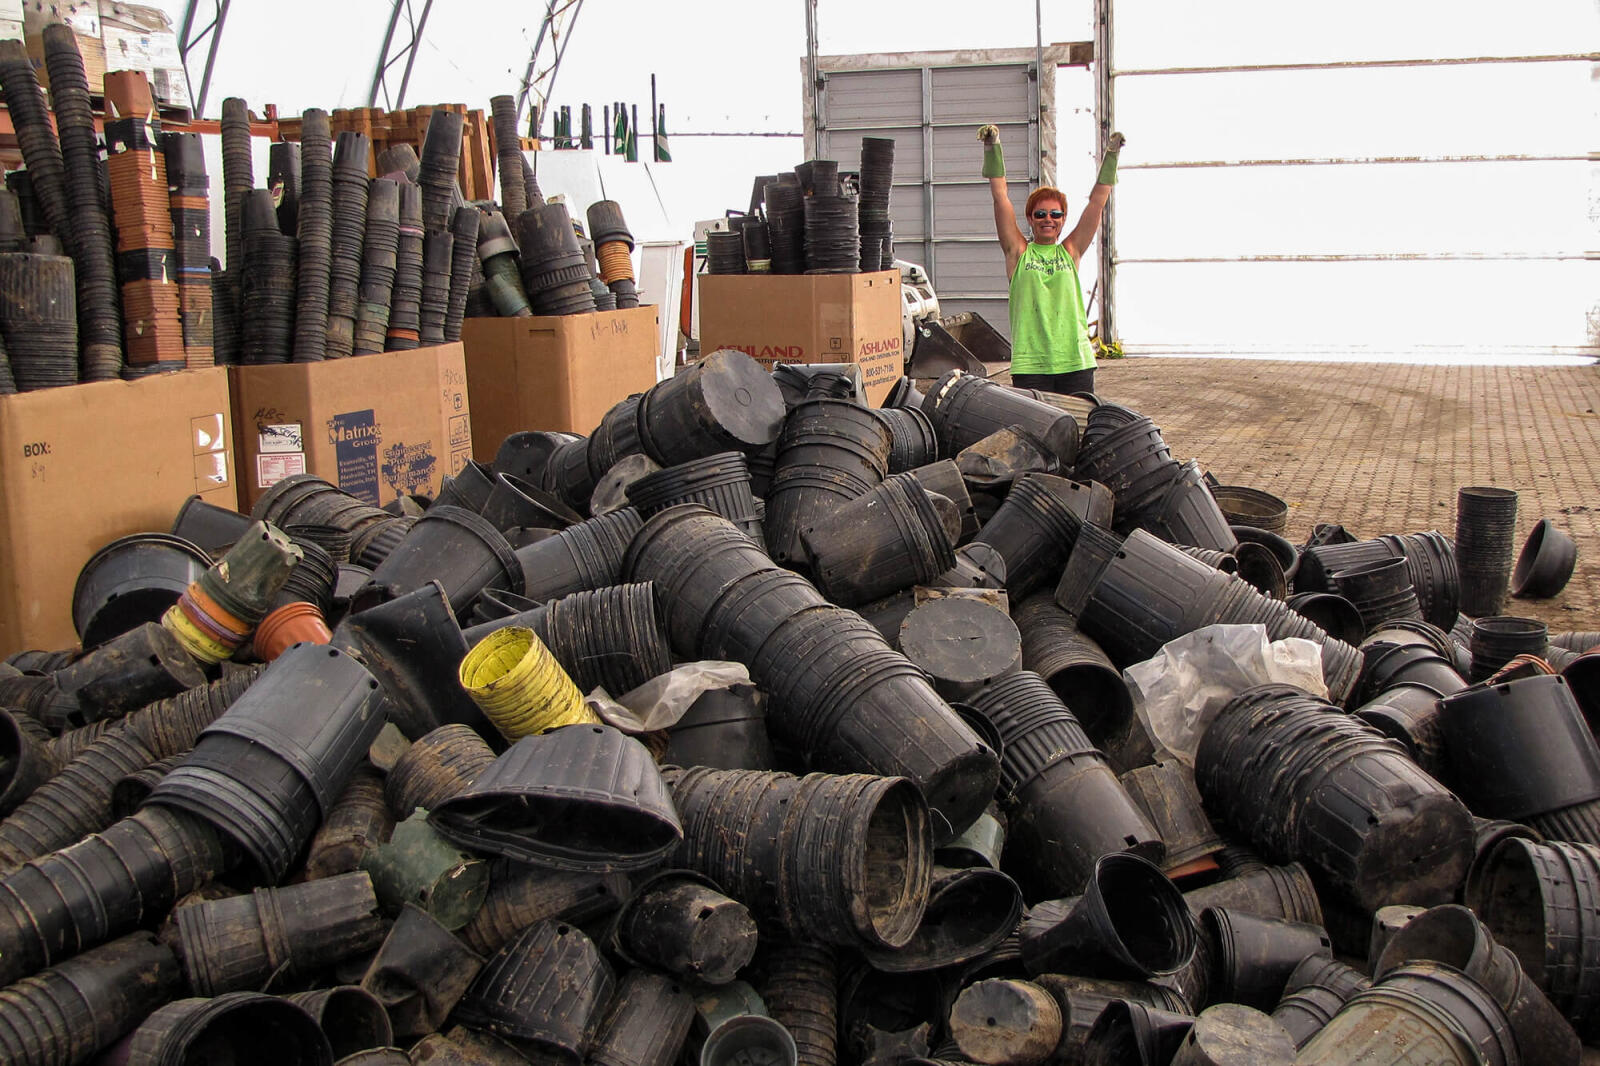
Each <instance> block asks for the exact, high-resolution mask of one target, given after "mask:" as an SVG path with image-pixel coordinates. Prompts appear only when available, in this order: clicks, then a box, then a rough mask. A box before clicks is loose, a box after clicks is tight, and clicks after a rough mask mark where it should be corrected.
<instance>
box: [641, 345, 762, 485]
mask: <svg viewBox="0 0 1600 1066" xmlns="http://www.w3.org/2000/svg"><path fill="white" fill-rule="evenodd" d="M787 411H788V409H787V407H786V406H785V405H784V402H783V393H782V391H781V390H780V389H779V388H778V385H777V383H776V382H775V381H773V380H772V375H771V374H769V373H768V372H767V371H766V370H765V369H763V368H762V366H761V364H760V363H758V362H756V361H755V360H754V359H752V358H751V357H750V356H748V355H745V354H744V353H743V352H739V351H734V350H732V349H722V350H720V351H715V352H712V353H711V354H710V355H707V356H706V357H705V358H704V359H702V360H700V362H698V363H696V364H695V365H694V366H693V367H691V368H689V369H688V370H686V371H685V372H684V373H682V374H676V375H674V376H673V377H670V378H668V379H667V380H666V381H663V382H661V383H660V384H659V385H656V386H655V387H654V388H652V389H650V390H649V391H648V392H647V393H645V395H644V399H643V400H641V401H640V404H639V426H640V440H641V442H642V443H643V445H644V451H645V454H647V455H649V456H650V458H652V459H654V460H655V461H656V462H658V463H660V464H661V465H662V466H663V467H668V466H675V465H677V464H678V463H686V462H689V461H691V460H694V459H699V458H702V457H704V456H708V455H715V454H717V453H718V452H725V451H729V450H735V451H754V450H756V449H759V448H761V447H762V446H763V445H767V444H770V443H772V442H773V441H775V440H777V439H778V434H779V432H780V431H781V430H782V429H783V425H784V416H785V415H786V414H787Z"/></svg>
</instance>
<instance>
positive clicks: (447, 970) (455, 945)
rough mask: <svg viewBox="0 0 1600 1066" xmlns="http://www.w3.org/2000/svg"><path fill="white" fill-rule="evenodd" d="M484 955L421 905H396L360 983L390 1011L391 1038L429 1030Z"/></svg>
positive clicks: (448, 1009) (469, 979) (459, 995)
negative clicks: (398, 908)
mask: <svg viewBox="0 0 1600 1066" xmlns="http://www.w3.org/2000/svg"><path fill="white" fill-rule="evenodd" d="M482 969H483V958H482V957H481V956H480V955H478V953H477V952H475V951H473V950H472V949H471V948H469V947H468V946H467V945H466V944H463V943H462V942H461V941H460V940H459V939H458V938H457V937H456V936H454V935H453V934H452V933H451V932H450V931H449V930H448V929H446V928H445V927H444V926H442V925H440V924H439V923H438V922H436V921H434V920H433V919H432V918H431V917H429V916H428V914H427V912H426V911H424V910H422V909H421V908H420V907H414V906H411V905H409V904H408V905H407V906H405V907H404V908H402V909H401V911H400V917H399V918H398V919H396V920H395V923H394V926H393V928H391V929H390V930H389V935H388V937H387V938H385V940H384V941H383V944H382V946H381V947H379V948H378V953H377V954H376V955H375V956H373V959H372V962H371V964H370V965H369V966H368V967H367V971H366V974H365V975H364V976H363V977H362V979H361V987H362V988H364V989H365V990H366V991H368V992H370V993H371V994H372V995H373V996H375V997H376V998H377V1000H378V1002H380V1003H382V1004H383V1007H384V1010H385V1011H387V1012H388V1014H389V1020H390V1024H391V1025H392V1026H393V1028H394V1036H395V1039H396V1040H400V1041H404V1042H407V1043H409V1042H410V1041H412V1040H415V1039H416V1038H418V1037H421V1036H425V1035H427V1034H428V1033H431V1032H434V1031H435V1030H437V1029H438V1028H439V1027H440V1026H441V1025H443V1024H444V1021H445V1019H446V1018H447V1017H449V1015H450V1012H451V1011H452V1010H454V1009H455V1006H456V1004H457V1003H459V1002H460V1001H461V998H462V997H463V996H465V995H466V993H467V989H468V988H470V987H471V986H472V983H473V981H474V980H475V979H476V978H477V976H478V972H479V971H480V970H482Z"/></svg>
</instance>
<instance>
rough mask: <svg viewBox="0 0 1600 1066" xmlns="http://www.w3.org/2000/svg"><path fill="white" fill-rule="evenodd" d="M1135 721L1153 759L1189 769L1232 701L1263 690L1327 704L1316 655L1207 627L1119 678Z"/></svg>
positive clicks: (1310, 646)
mask: <svg viewBox="0 0 1600 1066" xmlns="http://www.w3.org/2000/svg"><path fill="white" fill-rule="evenodd" d="M1122 676H1123V680H1124V681H1126V682H1127V683H1128V688H1129V689H1130V690H1131V691H1132V692H1133V703H1134V713H1136V714H1137V715H1138V716H1139V719H1140V721H1141V722H1142V723H1143V724H1144V727H1145V729H1147V730H1148V731H1149V733H1150V736H1151V737H1152V738H1153V739H1154V740H1155V742H1156V746H1157V749H1158V751H1164V752H1167V753H1169V754H1171V755H1172V756H1174V757H1176V758H1177V759H1179V760H1180V761H1182V762H1184V763H1186V764H1188V765H1189V766H1193V765H1194V753H1195V750H1196V749H1197V748H1198V747H1199V746H1200V737H1201V736H1202V735H1203V734H1204V733H1205V731H1206V727H1207V726H1209V725H1210V724H1211V721H1212V719H1214V718H1215V717H1216V716H1217V713H1218V712H1219V711H1220V710H1222V707H1223V705H1224V704H1226V703H1227V702H1228V701H1229V700H1230V699H1232V698H1233V697H1234V696H1236V695H1238V694H1239V693H1240V692H1243V691H1244V690H1245V689H1247V688H1252V687H1254V686H1256V685H1265V684H1270V683H1276V684H1283V685H1293V686H1295V687H1296V688H1300V689H1304V690H1305V691H1306V692H1309V693H1310V694H1311V695H1313V696H1321V697H1323V698H1326V697H1327V695H1328V687H1327V685H1325V684H1324V683H1323V680H1322V647H1321V645H1319V644H1316V643H1315V642H1313V641H1309V640H1303V639H1301V638H1299V637H1289V638H1287V639H1285V640H1274V641H1269V640H1268V639H1267V628H1266V626H1262V625H1214V626H1205V627H1204V628H1201V629H1197V630H1195V631H1194V632H1193V633H1187V634H1185V635H1184V636H1181V637H1179V638H1178V639H1176V640H1174V641H1171V642H1169V643H1168V644H1166V645H1164V646H1163V647H1162V648H1161V650H1160V651H1158V652H1156V654H1155V655H1153V656H1152V657H1150V658H1149V659H1146V660H1145V661H1144V662H1142V663H1135V664H1134V665H1132V666H1130V667H1128V668H1127V669H1126V670H1124V671H1123V672H1122Z"/></svg>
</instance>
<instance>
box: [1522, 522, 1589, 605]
mask: <svg viewBox="0 0 1600 1066" xmlns="http://www.w3.org/2000/svg"><path fill="white" fill-rule="evenodd" d="M1577 562H1578V546H1577V545H1576V544H1574V543H1573V540H1572V538H1571V537H1569V536H1567V535H1566V534H1565V533H1563V532H1561V530H1559V529H1557V528H1556V527H1555V523H1554V522H1552V521H1550V519H1548V518H1541V519H1539V523H1538V524H1537V525H1535V526H1534V527H1533V532H1532V533H1529V534H1528V539H1527V540H1525V541H1523V544H1522V551H1521V552H1520V553H1519V554H1518V555H1517V563H1516V566H1515V567H1513V569H1512V571H1511V595H1513V596H1516V597H1518V598H1519V599H1522V598H1526V599H1534V600H1544V599H1549V598H1550V597H1551V596H1555V595H1557V594H1559V593H1560V592H1561V590H1562V589H1564V588H1566V587H1567V582H1568V581H1570V580H1571V579H1572V569H1573V567H1574V566H1576V565H1577Z"/></svg>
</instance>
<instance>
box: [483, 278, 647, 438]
mask: <svg viewBox="0 0 1600 1066" xmlns="http://www.w3.org/2000/svg"><path fill="white" fill-rule="evenodd" d="M657 310H658V309H657V308H654V307H636V308H630V309H629V310H626V311H596V312H595V313H593V314H587V315H556V316H550V317H536V318H469V319H467V321H466V323H465V325H464V326H463V327H462V330H461V340H462V343H464V344H465V345H466V349H467V384H468V385H469V387H470V388H471V390H472V396H473V409H472V453H473V456H474V458H476V459H477V460H478V461H479V462H480V463H487V462H489V461H491V460H493V459H494V453H495V452H496V451H497V450H498V449H499V447H500V442H501V441H503V440H505V439H506V437H508V436H510V435H511V434H512V433H517V432H520V431H522V430H525V429H550V430H564V431H566V432H568V433H588V432H589V431H590V430H592V429H594V427H596V426H598V425H599V424H600V419H602V418H604V417H605V413H606V412H607V411H609V410H611V408H612V406H613V405H614V404H616V403H618V402H619V401H621V400H625V399H627V398H628V397H629V396H631V395H633V394H634V393H636V392H644V391H645V390H646V389H648V388H649V387H650V386H652V385H654V384H655V383H656V349H657V347H658V346H659V345H660V343H661V342H660V330H659V322H660V320H659V318H658V317H657Z"/></svg>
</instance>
